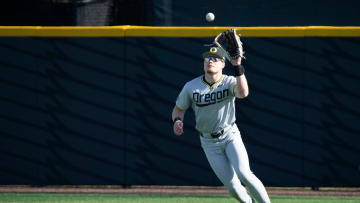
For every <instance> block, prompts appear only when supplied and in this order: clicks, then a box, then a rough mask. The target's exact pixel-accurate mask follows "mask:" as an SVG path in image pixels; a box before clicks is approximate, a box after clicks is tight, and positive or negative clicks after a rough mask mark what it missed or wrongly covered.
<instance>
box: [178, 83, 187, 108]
mask: <svg viewBox="0 0 360 203" xmlns="http://www.w3.org/2000/svg"><path fill="white" fill-rule="evenodd" d="M190 105H191V98H190V92H189V88H188V85H187V84H186V85H185V86H184V87H183V89H182V90H181V92H180V94H179V96H178V97H177V99H176V106H177V107H178V108H179V109H181V110H183V111H185V110H186V109H188V108H189V106H190Z"/></svg>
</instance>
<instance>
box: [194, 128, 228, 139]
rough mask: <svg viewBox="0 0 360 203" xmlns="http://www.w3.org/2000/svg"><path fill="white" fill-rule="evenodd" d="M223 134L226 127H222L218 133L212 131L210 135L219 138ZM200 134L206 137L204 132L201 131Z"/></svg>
mask: <svg viewBox="0 0 360 203" xmlns="http://www.w3.org/2000/svg"><path fill="white" fill-rule="evenodd" d="M223 134H224V129H222V130H220V131H218V132H216V133H211V134H210V135H211V137H212V138H218V137H220V136H221V135H223ZM200 136H201V137H204V136H203V134H202V133H200Z"/></svg>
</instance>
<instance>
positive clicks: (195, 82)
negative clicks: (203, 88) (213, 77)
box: [185, 75, 203, 88]
mask: <svg viewBox="0 0 360 203" xmlns="http://www.w3.org/2000/svg"><path fill="white" fill-rule="evenodd" d="M202 77H203V76H202V75H201V76H198V77H196V78H194V79H192V80H190V81H188V82H187V83H186V84H185V87H188V88H192V87H196V86H198V85H199V84H201V80H202V79H201V78H202Z"/></svg>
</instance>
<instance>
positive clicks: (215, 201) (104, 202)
mask: <svg viewBox="0 0 360 203" xmlns="http://www.w3.org/2000/svg"><path fill="white" fill-rule="evenodd" d="M270 198H271V202H272V203H325V202H326V203H335V202H336V203H345V202H346V203H355V202H357V203H359V202H360V197H335V196H270ZM0 202H1V203H5V202H6V203H35V202H39V203H98V202H101V203H115V202H116V203H119V202H129V203H168V202H176V203H182V202H187V203H188V202H196V203H203V202H204V203H223V202H234V203H235V202H237V201H235V199H232V198H230V197H229V196H226V195H219V196H188V195H171V196H169V195H119V194H51V193H0Z"/></svg>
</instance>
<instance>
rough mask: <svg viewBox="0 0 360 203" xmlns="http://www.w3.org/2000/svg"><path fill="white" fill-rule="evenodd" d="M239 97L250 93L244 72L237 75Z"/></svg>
mask: <svg viewBox="0 0 360 203" xmlns="http://www.w3.org/2000/svg"><path fill="white" fill-rule="evenodd" d="M236 85H237V88H236V90H237V97H239V98H245V97H247V96H248V95H249V87H248V83H247V80H246V77H245V75H244V74H242V75H240V76H237V77H236Z"/></svg>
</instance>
